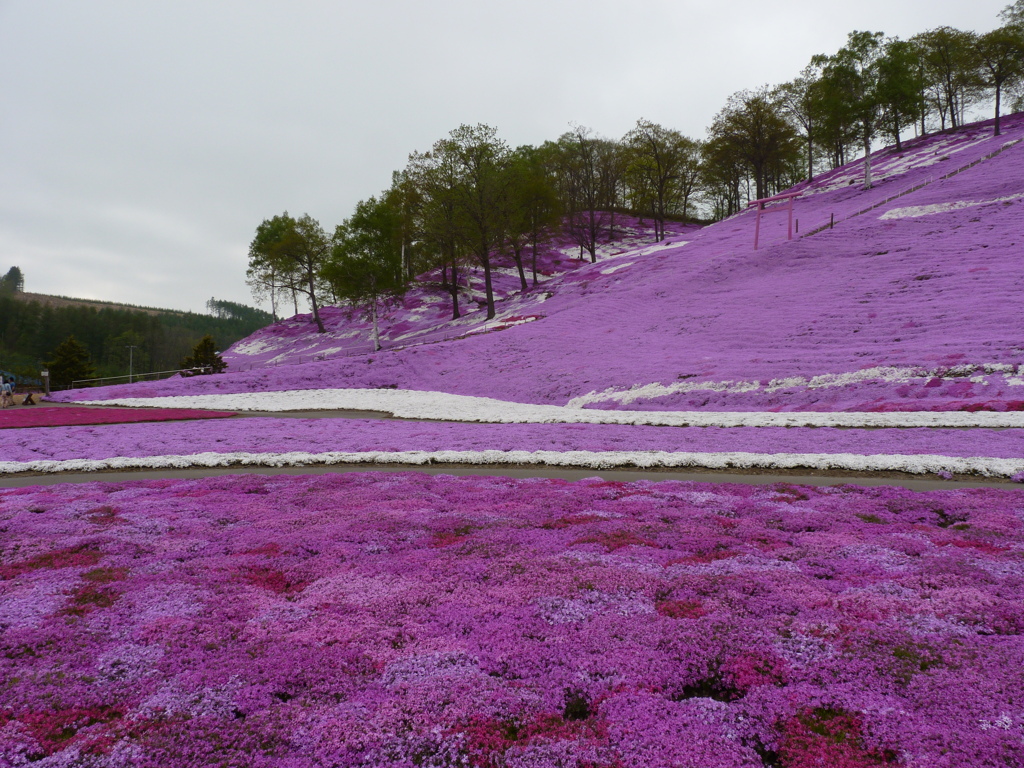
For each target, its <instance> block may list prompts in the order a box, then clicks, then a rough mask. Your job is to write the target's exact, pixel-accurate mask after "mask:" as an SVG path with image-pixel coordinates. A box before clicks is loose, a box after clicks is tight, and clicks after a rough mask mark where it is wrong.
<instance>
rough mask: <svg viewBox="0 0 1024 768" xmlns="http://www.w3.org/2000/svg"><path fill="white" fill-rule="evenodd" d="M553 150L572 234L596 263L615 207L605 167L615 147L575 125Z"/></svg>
mask: <svg viewBox="0 0 1024 768" xmlns="http://www.w3.org/2000/svg"><path fill="white" fill-rule="evenodd" d="M553 149H554V155H555V157H556V158H557V161H556V162H557V166H556V167H557V173H558V177H559V182H560V183H559V193H560V195H561V198H562V202H563V206H564V208H565V213H566V225H567V228H568V231H569V235H570V236H571V237H572V239H573V240H574V241H575V242H576V244H577V245H579V247H580V249H581V255H582V251H583V250H586V251H587V253H588V254H590V260H591V262H596V261H597V243H598V239H599V237H600V235H601V232H602V231H603V230H604V229H605V227H606V222H607V221H608V219H609V215H610V213H611V207H612V206H611V205H610V204H609V200H608V192H609V188H608V183H607V182H608V179H607V174H606V173H605V174H602V166H603V165H604V166H606V165H608V159H607V156H608V154H609V153H610V152H612V151H614V147H609V146H608V142H607V140H605V139H601V138H599V137H598V136H596V135H595V134H594V132H593V131H592V130H591V129H589V128H584V127H583V126H580V125H576V126H573V128H572V130H571V131H569V132H567V133H564V134H562V136H561V137H559V139H558V142H557V144H556V145H555V146H554V148H553ZM602 156H604V162H602Z"/></svg>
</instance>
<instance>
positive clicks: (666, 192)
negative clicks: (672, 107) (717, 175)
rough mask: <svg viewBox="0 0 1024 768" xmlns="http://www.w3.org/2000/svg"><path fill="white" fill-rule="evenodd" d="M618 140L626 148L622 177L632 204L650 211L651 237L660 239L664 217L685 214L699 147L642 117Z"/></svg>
mask: <svg viewBox="0 0 1024 768" xmlns="http://www.w3.org/2000/svg"><path fill="white" fill-rule="evenodd" d="M622 143H623V146H624V147H626V148H627V152H628V154H627V164H626V178H627V180H628V182H629V187H630V190H631V192H633V193H634V194H633V207H634V208H635V209H637V210H646V211H648V212H649V213H650V214H651V217H652V218H653V219H654V239H655V241H656V242H657V241H660V240H664V239H665V219H666V217H667V216H668V215H669V214H672V213H678V212H682V215H683V216H685V215H686V210H687V207H688V205H689V201H690V197H691V196H692V194H693V191H694V186H695V185H696V181H697V175H698V173H699V169H700V159H699V158H700V147H699V145H698V144H697V142H695V141H694V140H693V139H689V138H687V137H686V136H683V135H682V134H681V133H679V131H674V130H670V129H667V128H664V127H662V126H660V125H658V124H656V123H652V122H651V121H649V120H643V119H640V120H637V123H636V127H634V128H633V129H632V130H631V131H630V132H629V133H627V134H626V136H625V138H624V139H623V141H622Z"/></svg>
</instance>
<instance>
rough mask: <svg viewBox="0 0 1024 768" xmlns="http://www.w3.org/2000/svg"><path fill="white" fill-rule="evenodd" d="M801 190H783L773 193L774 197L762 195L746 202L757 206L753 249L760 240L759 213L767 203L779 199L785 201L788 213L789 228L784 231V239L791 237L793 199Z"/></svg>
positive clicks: (800, 193) (748, 205)
mask: <svg viewBox="0 0 1024 768" xmlns="http://www.w3.org/2000/svg"><path fill="white" fill-rule="evenodd" d="M802 194H803V192H783V193H782V194H781V195H775V196H774V197H763V198H761V199H760V200H751V201H750V202H749V203H747V207H748V208H749V207H750V206H755V207H756V208H757V219H756V220H755V221H754V250H755V251H756V250H757V246H758V243H759V242H760V240H761V213H762V212H763V211H764V210H766V206H767V204H768V203H774V202H777V201H779V200H785V201H786V211H787V213H788V214H789V228H788V230H787V232H786V239H787V240H792V239H793V201H794V200H795V199H796V198H798V197H800V195H802Z"/></svg>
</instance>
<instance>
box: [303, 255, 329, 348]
mask: <svg viewBox="0 0 1024 768" xmlns="http://www.w3.org/2000/svg"><path fill="white" fill-rule="evenodd" d="M306 277H307V281H308V283H309V303H310V304H311V305H312V307H313V322H315V323H316V332H317V333H327V329H326V328H324V321H323V320H321V319H320V307H318V306H317V303H316V290H315V289H314V287H313V271H312V270H309V271H308V272H307V273H306Z"/></svg>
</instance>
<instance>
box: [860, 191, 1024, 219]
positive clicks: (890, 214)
mask: <svg viewBox="0 0 1024 768" xmlns="http://www.w3.org/2000/svg"><path fill="white" fill-rule="evenodd" d="M1021 197H1024V195H1010V196H1008V197H995V198H992V199H991V200H957V201H955V202H952V203H935V204H933V205H911V206H908V207H906V208H893V209H892V210H889V211H886V212H885V213H883V214H882V215H881V216H879V217H878V218H879V219H880V220H886V219H913V218H917V217H919V216H931V215H933V214H936V213H948V212H949V211H959V210H962V209H963V208H976V207H978V206H979V205H995V204H996V203H1003V202H1009V201H1011V200H1019V199H1020V198H1021Z"/></svg>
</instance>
